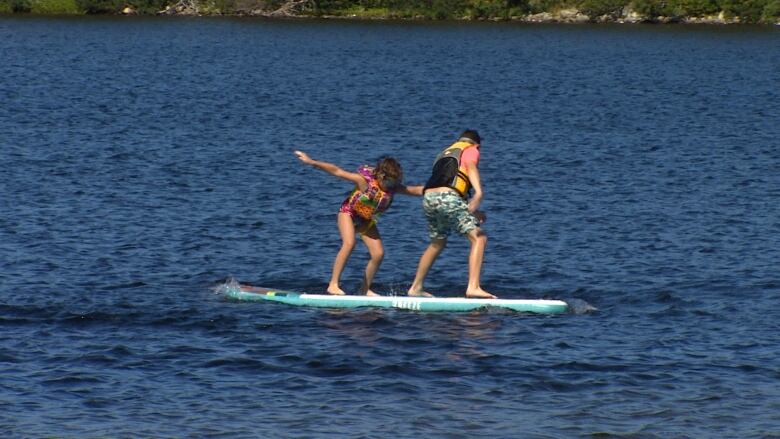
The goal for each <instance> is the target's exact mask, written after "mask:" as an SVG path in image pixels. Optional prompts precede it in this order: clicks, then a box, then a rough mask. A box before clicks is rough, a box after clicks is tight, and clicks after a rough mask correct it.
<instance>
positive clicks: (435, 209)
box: [408, 130, 496, 299]
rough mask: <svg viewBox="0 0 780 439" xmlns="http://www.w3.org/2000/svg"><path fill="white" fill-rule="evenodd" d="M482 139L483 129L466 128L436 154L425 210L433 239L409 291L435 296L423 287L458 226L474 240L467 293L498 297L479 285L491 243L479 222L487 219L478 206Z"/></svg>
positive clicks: (424, 205) (485, 297)
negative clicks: (450, 232) (451, 231)
mask: <svg viewBox="0 0 780 439" xmlns="http://www.w3.org/2000/svg"><path fill="white" fill-rule="evenodd" d="M480 142H481V139H480V137H479V133H477V132H476V131H474V130H466V131H464V132H463V133H462V134H461V135H460V137H459V138H458V140H457V142H455V143H453V144H452V145H450V146H449V147H448V148H447V149H445V150H444V151H442V152H441V153H440V154H439V155H438V156H437V157H436V161H435V162H434V165H433V171H432V173H431V178H429V179H428V182H427V183H426V184H425V188H424V195H423V210H424V211H425V218H426V219H427V221H428V234H429V236H430V238H431V242H430V244H429V245H428V248H427V249H425V252H424V253H423V255H422V257H420V263H419V265H418V266H417V274H416V275H415V277H414V282H413V283H412V286H411V287H410V288H409V291H408V294H409V295H410V296H424V297H432V295H431V294H430V293H427V292H425V290H424V288H423V283H424V281H425V276H427V275H428V271H429V270H430V269H431V266H432V265H433V262H434V261H435V260H436V258H437V257H438V256H439V254H440V253H441V251H442V250H443V249H444V247H445V245H447V235H448V233H449V231H450V230H455V231H457V232H458V233H460V234H461V235H465V236H466V238H468V240H469V241H470V242H471V250H470V252H469V283H468V286H467V287H466V297H471V298H479V299H495V298H496V296H494V295H492V294H490V293H488V292H487V291H485V290H483V289H482V288H481V287H480V285H479V277H480V272H481V270H482V259H483V255H484V253H485V245H486V244H487V235H485V233H484V232H483V231H482V230H481V229H480V228H479V224H480V223H482V222H484V221H485V214H484V213H482V212H480V211H479V210H477V209H478V208H479V204H480V202H481V201H482V184H481V182H480V179H479V170H478V169H477V165H478V164H479V146H480ZM470 190H473V195H472V197H471V198H470V199H469V200H468V201H467V197H468V196H469V192H470Z"/></svg>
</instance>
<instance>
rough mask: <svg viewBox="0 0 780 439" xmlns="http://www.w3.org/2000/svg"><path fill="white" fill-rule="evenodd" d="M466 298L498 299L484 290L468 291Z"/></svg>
mask: <svg viewBox="0 0 780 439" xmlns="http://www.w3.org/2000/svg"><path fill="white" fill-rule="evenodd" d="M466 297H468V298H469V299H496V298H497V297H496V296H494V295H492V294H490V293H488V292H487V291H485V290H483V289H482V288H477V289H475V290H471V291H466Z"/></svg>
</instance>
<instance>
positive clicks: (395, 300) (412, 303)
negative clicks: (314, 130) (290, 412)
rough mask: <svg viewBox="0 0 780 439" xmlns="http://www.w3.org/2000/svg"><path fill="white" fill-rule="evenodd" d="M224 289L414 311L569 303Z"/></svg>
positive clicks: (284, 299) (554, 309)
mask: <svg viewBox="0 0 780 439" xmlns="http://www.w3.org/2000/svg"><path fill="white" fill-rule="evenodd" d="M224 292H225V294H226V295H227V296H228V297H231V298H233V299H238V300H254V301H261V300H264V301H270V302H280V303H286V304H288V305H297V306H313V307H321V308H360V307H376V308H398V309H408V310H412V311H445V312H447V311H450V312H457V311H459V312H463V311H473V310H476V309H481V308H488V307H494V308H504V309H511V310H514V311H519V312H528V313H537V314H561V313H564V312H566V311H567V309H568V305H567V304H566V302H564V301H562V300H549V299H467V298H465V297H414V296H352V295H346V296H335V295H330V294H308V293H299V292H294V291H284V290H276V289H272V288H262V287H253V286H249V285H239V284H227V285H225V286H224Z"/></svg>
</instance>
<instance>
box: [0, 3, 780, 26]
mask: <svg viewBox="0 0 780 439" xmlns="http://www.w3.org/2000/svg"><path fill="white" fill-rule="evenodd" d="M4 1H5V2H7V1H9V0H0V17H14V16H16V17H25V16H26V17H38V16H50V17H58V16H114V17H116V16H118V17H130V16H138V17H151V16H168V17H254V18H267V19H287V20H344V21H384V22H393V21H396V22H431V23H435V22H503V23H527V24H656V25H662V24H672V25H691V24H693V25H709V26H725V25H761V26H780V16H777V17H771V18H769V19H767V18H766V17H763V18H762V19H761V20H745V19H743V18H742V17H740V16H736V15H734V14H729V13H727V12H725V11H720V12H719V13H717V14H707V15H698V16H696V15H690V16H686V15H647V14H641V13H639V12H636V11H634V10H632V8H631V7H630V6H626V7H624V8H622V9H621V10H620V11H619V12H613V13H609V14H601V15H596V14H591V15H588V14H586V13H585V12H583V11H581V10H580V9H577V8H575V7H569V8H565V9H557V10H555V11H553V12H538V13H533V14H532V13H528V14H509V13H508V12H514V11H504V13H502V14H500V15H497V14H493V15H489V14H488V15H475V14H474V13H473V12H471V13H469V14H468V15H463V14H459V15H455V14H451V15H442V16H437V15H435V13H432V12H429V11H413V12H410V11H391V10H388V9H382V10H356V9H354V8H353V9H349V10H344V11H338V10H336V11H327V13H318V12H313V11H310V10H295V9H290V8H287V9H285V8H279V9H276V10H262V9H255V10H238V9H234V10H230V11H224V10H219V9H214V8H209V7H201V6H200V5H199V3H198V2H197V0H178V2H177V3H175V4H170V5H167V6H166V7H165V9H163V10H150V9H148V8H147V9H145V10H137V9H135V8H133V7H132V6H125V7H124V8H122V9H121V10H100V11H95V10H87V11H85V10H79V9H77V8H65V9H57V8H40V9H39V10H21V11H17V10H13V9H10V8H9V7H5V8H4V7H3V3H4ZM10 1H14V0H10ZM33 1H35V0H33ZM37 1H38V2H41V3H43V2H47V1H50V0H37ZM54 1H57V0H54ZM65 1H68V0H65Z"/></svg>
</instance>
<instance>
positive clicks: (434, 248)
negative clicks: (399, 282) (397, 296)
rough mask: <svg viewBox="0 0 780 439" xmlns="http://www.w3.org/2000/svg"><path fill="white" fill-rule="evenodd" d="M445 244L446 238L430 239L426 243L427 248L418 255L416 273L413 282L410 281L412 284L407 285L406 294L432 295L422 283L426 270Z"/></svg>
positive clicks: (426, 273)
mask: <svg viewBox="0 0 780 439" xmlns="http://www.w3.org/2000/svg"><path fill="white" fill-rule="evenodd" d="M446 245H447V238H444V239H434V240H431V243H430V244H428V248H426V249H425V252H423V254H422V256H420V263H419V264H418V265H417V273H416V274H415V276H414V282H412V286H411V287H409V291H408V292H407V293H406V294H408V295H410V296H422V297H433V295H432V294H431V293H427V292H425V290H424V288H423V283H424V282H425V277H426V276H427V275H428V271H430V269H431V267H432V266H433V262H434V261H435V260H436V258H437V257H438V256H439V254H440V253H441V251H442V250H444V247H445V246H446Z"/></svg>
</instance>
